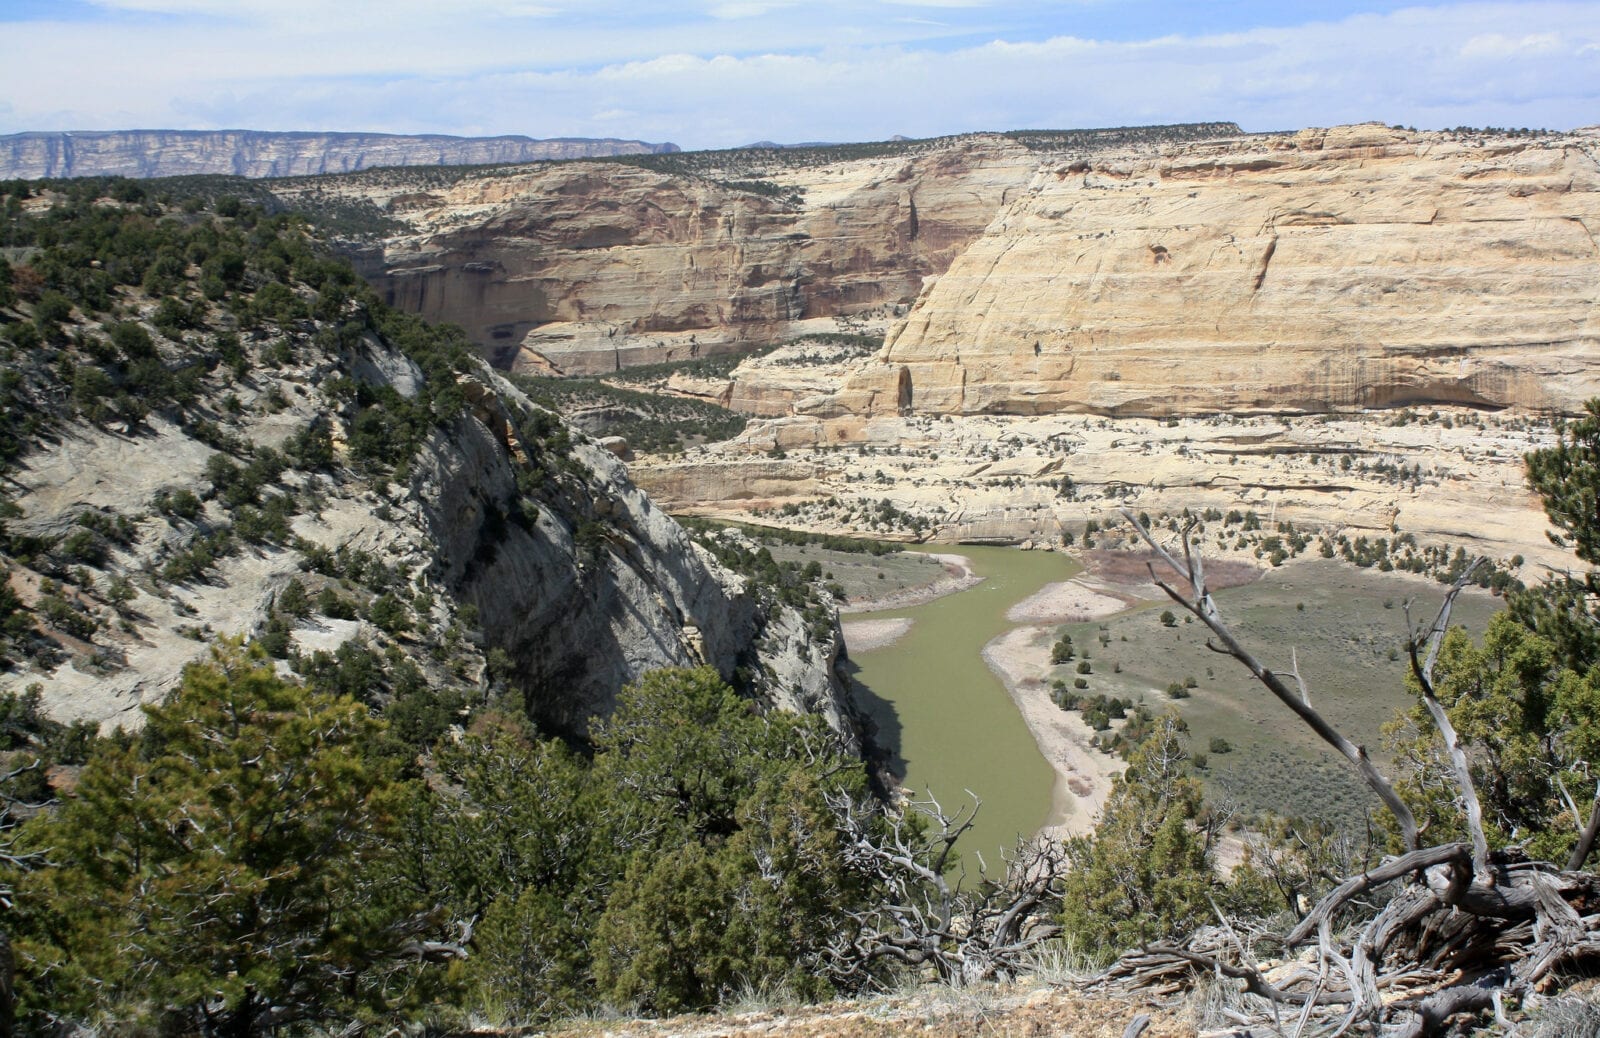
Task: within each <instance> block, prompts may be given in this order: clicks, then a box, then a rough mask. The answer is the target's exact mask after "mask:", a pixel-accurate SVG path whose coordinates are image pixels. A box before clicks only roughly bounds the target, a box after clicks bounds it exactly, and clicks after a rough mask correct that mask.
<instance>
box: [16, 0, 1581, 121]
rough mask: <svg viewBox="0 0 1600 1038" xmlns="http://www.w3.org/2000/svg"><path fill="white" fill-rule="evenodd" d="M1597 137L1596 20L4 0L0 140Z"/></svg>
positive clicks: (611, 3) (631, 2)
mask: <svg viewBox="0 0 1600 1038" xmlns="http://www.w3.org/2000/svg"><path fill="white" fill-rule="evenodd" d="M1210 120H1223V121H1234V122H1237V123H1239V124H1240V125H1241V126H1242V127H1243V128H1244V129H1245V130H1248V131H1265V130H1286V129H1299V128H1302V127H1306V126H1330V125H1335V124H1339V123H1349V122H1362V121H1368V120H1378V121H1382V122H1385V123H1391V124H1400V125H1407V126H1417V127H1419V128H1439V127H1450V126H1459V125H1466V126H1511V127H1522V126H1528V127H1548V128H1552V129H1570V128H1573V127H1577V126H1585V125H1593V124H1597V123H1600V2H1588V3H1544V2H1526V3H1435V4H1425V5H1418V4H1415V3H1412V4H1406V3H1394V2H1385V0H1330V2H1326V3H1308V2H1299V0H1276V2H1269V0H683V2H678V3H646V2H643V0H571V2H569V0H0V134H3V133H15V132H21V131H24V130H112V129H257V130H363V131H383V132H392V133H446V134H456V135H462V136H482V135H495V134H524V135H527V136H530V137H622V138H629V139H640V140H647V141H654V142H661V141H671V142H673V143H676V144H678V145H679V146H681V147H684V148H722V147H734V146H738V145H741V144H748V143H751V142H753V141H758V140H775V141H780V142H785V143H795V142H801V141H865V140H882V139H885V138H887V137H890V136H893V135H895V134H903V135H905V136H909V137H929V136H937V135H941V134H948V133H959V132H966V131H974V130H1009V129H1069V128H1081V127H1098V126H1126V125H1138V124H1148V123H1170V122H1191V121H1210Z"/></svg>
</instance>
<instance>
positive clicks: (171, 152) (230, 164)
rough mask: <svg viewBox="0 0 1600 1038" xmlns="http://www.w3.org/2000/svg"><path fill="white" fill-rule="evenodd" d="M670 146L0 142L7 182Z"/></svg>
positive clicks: (306, 136)
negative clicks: (20, 179) (17, 179)
mask: <svg viewBox="0 0 1600 1038" xmlns="http://www.w3.org/2000/svg"><path fill="white" fill-rule="evenodd" d="M676 150H677V146H676V145H673V144H646V143H645V142H644V141H623V140H615V139H610V138H607V139H604V140H591V139H587V138H556V139H552V140H534V139H533V138H531V137H520V136H506V137H447V136H443V135H440V134H429V135H416V136H412V135H405V134H394V133H276V132H269V131H263V130H111V131H85V130H79V131H69V132H62V133H13V134H7V135H4V136H0V178H10V177H22V178H24V179H29V180H32V179H38V178H41V177H104V176H122V177H181V176H193V175H196V174H215V173H226V174H232V175H234V176H241V177H292V176H307V175H315V174H321V173H348V172H350V171H352V170H358V169H372V168H374V167H378V166H460V165H481V164H486V163H503V162H540V161H545V160H549V159H580V158H592V157H595V156H601V155H648V154H657V153H661V152H671V151H676Z"/></svg>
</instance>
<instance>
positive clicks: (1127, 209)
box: [813, 125, 1600, 415]
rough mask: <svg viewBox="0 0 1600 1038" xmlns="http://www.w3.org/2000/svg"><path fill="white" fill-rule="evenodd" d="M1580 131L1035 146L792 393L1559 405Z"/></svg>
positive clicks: (842, 401) (1585, 323) (1582, 173)
mask: <svg viewBox="0 0 1600 1038" xmlns="http://www.w3.org/2000/svg"><path fill="white" fill-rule="evenodd" d="M1597 145H1600V137H1597V135H1595V134H1593V133H1577V134H1573V135H1568V136H1545V137H1540V138H1526V137H1494V136H1482V135H1467V134H1459V135H1458V134H1437V133H1420V134H1419V133H1409V132H1402V131H1398V130H1391V129H1389V128H1387V127H1382V126H1376V125H1372V126H1356V127H1343V128H1339V129H1334V130H1325V131H1324V130H1308V131H1304V132H1302V133H1298V134H1292V135H1285V136H1263V137H1246V138H1240V139H1235V140H1232V141H1226V142H1209V143H1193V144H1186V145H1181V146H1171V147H1167V148H1164V149H1162V150H1161V151H1160V152H1159V153H1157V154H1143V155H1140V154H1118V153H1114V152H1111V153H1102V154H1097V155H1090V156H1086V157H1084V158H1081V159H1078V160H1074V161H1057V162H1051V163H1049V164H1047V165H1046V166H1045V167H1044V168H1043V169H1041V170H1040V172H1039V173H1038V175H1037V176H1036V177H1035V178H1034V179H1033V180H1032V182H1031V183H1030V184H1029V186H1028V188H1027V190H1025V191H1022V192H1018V193H1017V194H1016V196H1015V197H1014V198H1013V199H1012V200H1011V201H1010V203H1009V204H1008V205H1006V206H1004V207H1003V208H1002V209H1000V210H999V212H998V215H997V216H996V218H995V220H994V221H993V223H991V224H990V225H989V227H988V228H987V230H986V231H985V232H984V233H983V234H982V235H981V236H980V237H978V238H977V239H975V240H974V241H973V242H972V244H971V245H970V246H969V247H968V248H967V249H966V250H965V251H963V253H962V254H961V255H960V256H959V257H958V258H957V259H956V260H955V261H954V262H953V263H952V264H951V266H950V268H949V269H948V270H947V271H945V272H943V273H942V274H941V275H940V276H939V277H938V279H937V282H936V283H934V284H933V285H931V286H930V287H929V288H928V290H927V291H926V292H924V293H923V295H922V296H921V297H920V298H919V299H918V301H917V303H916V305H915V307H914V308H913V309H912V310H911V312H910V314H909V315H908V316H907V318H906V320H905V321H904V322H903V323H902V324H900V325H899V326H897V327H896V328H894V329H893V330H891V332H890V333H889V335H888V337H887V340H886V345H885V348H884V350H883V352H882V353H881V354H880V356H879V358H878V360H877V362H876V363H873V364H870V365H867V366H866V368H865V370H863V371H862V372H861V373H859V374H858V375H857V376H856V377H854V378H853V379H852V380H851V382H850V383H849V384H848V385H847V386H846V387H845V388H844V390H843V391H842V392H841V393H839V394H836V395H835V396H834V397H833V398H832V399H831V400H830V401H828V402H826V403H819V404H818V405H817V406H816V407H815V408H814V409H813V410H814V411H815V413H818V414H838V413H872V414H894V413H899V412H906V411H914V412H932V413H950V414H999V413H1006V414H1045V413H1052V412H1086V413H1095V414H1103V415H1168V414H1197V413H1212V412H1219V411H1221V412H1235V413H1237V412H1250V411H1256V412H1323V411H1353V410H1359V409H1362V408H1369V407H1388V406H1395V405H1404V404H1412V403H1416V404H1465V405H1469V406H1476V407H1488V408H1499V407H1521V408H1530V409H1539V410H1557V411H1567V412H1570V411H1573V410H1575V409H1577V408H1578V407H1579V406H1580V404H1581V402H1582V401H1583V400H1585V399H1586V398H1589V397H1592V396H1595V395H1597V394H1600V366H1597V365H1596V364H1595V363H1594V362H1593V358H1594V356H1595V350H1596V348H1597V346H1600V247H1597V245H1596V240H1595V237H1594V234H1595V231H1596V230H1597V229H1600V160H1597V154H1596V147H1597Z"/></svg>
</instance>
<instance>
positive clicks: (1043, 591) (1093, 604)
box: [1006, 577, 1129, 624]
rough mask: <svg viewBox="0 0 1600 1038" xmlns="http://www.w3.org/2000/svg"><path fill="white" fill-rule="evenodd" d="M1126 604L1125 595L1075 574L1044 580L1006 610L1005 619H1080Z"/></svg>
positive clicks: (1096, 616) (1058, 621) (1060, 621)
mask: <svg viewBox="0 0 1600 1038" xmlns="http://www.w3.org/2000/svg"><path fill="white" fill-rule="evenodd" d="M1128 605H1129V602H1128V600H1127V599H1125V598H1122V597H1119V596H1117V595H1114V594H1109V593H1107V592H1106V591H1105V590H1104V588H1103V587H1095V586H1093V585H1092V584H1090V583H1089V582H1088V581H1087V580H1085V579H1084V578H1083V577H1075V578H1073V579H1072V580H1063V581H1059V582H1057V583H1054V584H1046V585H1045V586H1044V587H1042V588H1040V589H1039V590H1038V591H1036V592H1034V593H1033V594H1032V595H1029V596H1028V597H1027V598H1024V599H1023V600H1022V601H1020V602H1018V603H1017V604H1016V605H1014V606H1012V607H1011V608H1010V609H1009V610H1007V611H1006V619H1007V620H1010V621H1011V622H1012V623H1019V624H1020V623H1026V624H1046V623H1049V624H1067V623H1082V622H1083V621H1085V620H1098V619H1100V618H1101V617H1103V616H1110V615H1112V614H1113V613H1120V612H1122V611H1123V610H1124V609H1126V608H1128Z"/></svg>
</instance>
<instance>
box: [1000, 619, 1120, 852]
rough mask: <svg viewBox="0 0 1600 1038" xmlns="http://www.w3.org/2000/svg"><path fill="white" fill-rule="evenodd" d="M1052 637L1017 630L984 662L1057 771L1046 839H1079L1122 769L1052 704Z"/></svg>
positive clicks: (1075, 717)
mask: <svg viewBox="0 0 1600 1038" xmlns="http://www.w3.org/2000/svg"><path fill="white" fill-rule="evenodd" d="M1051 633H1052V628H1051V627H1048V626H1046V627H1035V626H1029V627H1018V628H1015V629H1013V630H1011V631H1008V632H1007V633H1005V634H1002V635H1001V636H1000V637H998V638H996V639H995V640H994V641H992V642H990V643H989V644H988V645H986V646H984V649H983V659H984V662H985V663H987V664H988V665H989V669H990V670H992V671H994V672H995V674H996V675H998V676H999V678H1000V680H1001V681H1003V682H1004V683H1005V686H1006V691H1007V692H1009V693H1010V694H1011V700H1012V702H1014V703H1016V704H1017V710H1018V711H1019V712H1020V713H1021V714H1022V719H1023V721H1024V722H1026V723H1027V725H1028V730H1029V731H1030V732H1032V733H1033V739H1034V742H1036V743H1037V744H1038V745H1039V752H1040V753H1042V754H1043V755H1044V759H1045V760H1046V761H1048V762H1049V764H1050V767H1051V769H1052V770H1054V771H1055V776H1056V777H1055V786H1054V788H1053V789H1052V791H1051V807H1050V820H1049V822H1048V823H1047V824H1046V826H1045V828H1044V830H1043V833H1044V834H1045V835H1050V836H1055V837H1062V836H1079V835H1083V834H1086V833H1088V832H1090V831H1091V830H1092V829H1093V828H1094V826H1095V823H1096V821H1098V820H1099V817H1100V809H1101V808H1102V807H1104V806H1105V802H1106V796H1107V794H1109V793H1110V792H1111V779H1112V776H1114V775H1116V774H1117V773H1118V772H1120V771H1121V770H1122V766H1123V763H1122V761H1121V760H1120V759H1118V758H1116V757H1112V756H1109V755H1107V754H1104V753H1101V752H1100V751H1099V750H1097V749H1095V748H1094V747H1092V746H1090V745H1089V740H1090V738H1092V737H1093V735H1094V731H1093V729H1091V728H1090V727H1089V726H1088V725H1087V724H1084V723H1083V718H1082V717H1081V716H1080V715H1079V714H1076V713H1070V712H1068V711H1066V710H1063V709H1061V708H1060V707H1059V706H1056V704H1055V700H1053V699H1051V698H1050V682H1049V673H1050V636H1051Z"/></svg>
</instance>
